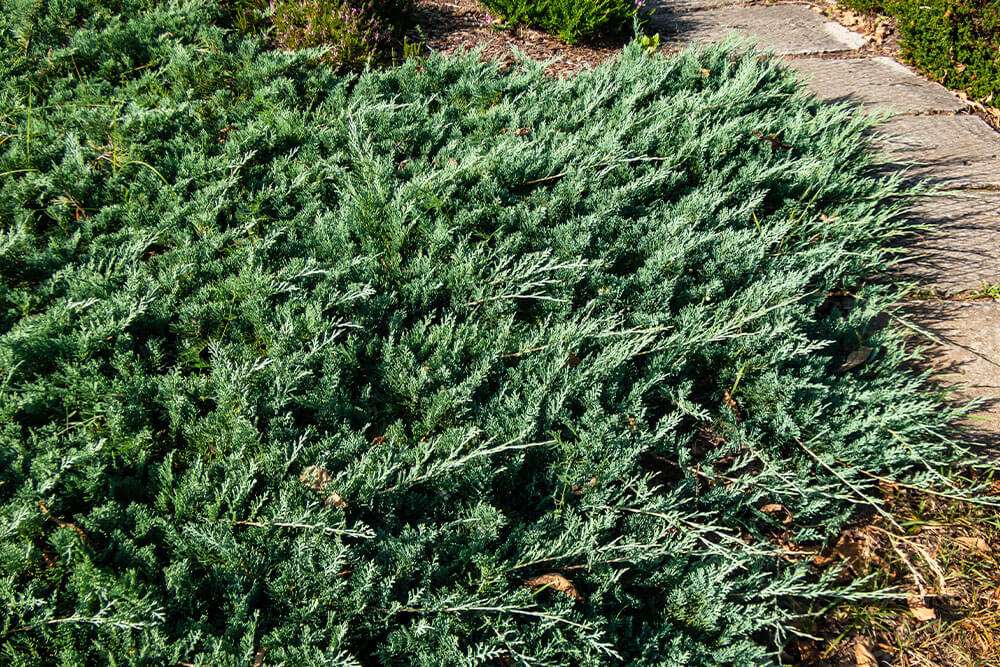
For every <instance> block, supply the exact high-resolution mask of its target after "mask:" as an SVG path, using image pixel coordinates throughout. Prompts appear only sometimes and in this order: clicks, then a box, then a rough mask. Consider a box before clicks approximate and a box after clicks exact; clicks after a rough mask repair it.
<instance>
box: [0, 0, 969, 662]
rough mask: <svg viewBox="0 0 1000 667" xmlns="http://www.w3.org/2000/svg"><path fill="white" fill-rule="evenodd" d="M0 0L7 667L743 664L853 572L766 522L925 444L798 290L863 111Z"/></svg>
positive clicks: (877, 205)
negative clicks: (272, 44)
mask: <svg viewBox="0 0 1000 667" xmlns="http://www.w3.org/2000/svg"><path fill="white" fill-rule="evenodd" d="M0 4H2V11H0V39H2V58H0V602H2V605H0V662H2V663H3V664H11V665H56V664H59V665H82V664H114V665H125V664H133V665H153V664H155V665H171V664H178V663H186V664H197V665H240V666H243V667H246V666H247V665H250V664H254V661H255V660H260V661H262V664H268V665H270V664H275V665H277V664H286V665H307V664H314V665H334V664H338V665H428V666H429V665H452V664H456V665H457V664H468V665H480V664H491V665H510V664H532V665H566V664H586V665H597V664H619V663H626V664H641V665H760V664H769V663H771V662H773V661H775V660H776V659H777V655H778V651H779V650H780V645H781V642H782V641H783V639H784V638H785V637H787V636H788V635H787V630H788V628H789V627H790V625H791V623H792V621H793V620H794V616H795V615H796V614H798V613H800V612H801V611H802V610H805V609H807V607H808V605H809V604H813V603H815V604H819V603H820V602H822V601H824V600H826V601H828V600H830V599H834V598H835V597H836V596H837V595H842V596H850V595H854V593H852V592H850V591H844V590H843V589H840V591H841V592H839V593H838V592H837V591H838V588H837V587H836V586H835V584H834V583H833V579H834V576H835V575H834V574H833V573H827V574H817V573H815V572H813V571H812V570H811V569H810V567H811V566H810V564H809V559H808V558H802V559H799V558H798V557H797V556H795V555H794V554H793V555H791V556H790V557H788V558H784V559H782V558H777V557H776V555H775V554H776V552H780V551H781V550H782V547H780V546H778V544H779V542H785V543H793V544H805V545H808V544H813V545H818V544H820V543H821V542H822V541H823V540H825V539H827V538H829V537H830V536H833V535H836V534H837V533H838V531H839V530H840V529H841V528H842V527H843V526H844V525H845V524H846V523H847V522H848V521H849V520H850V519H851V517H852V515H853V513H854V512H856V511H857V509H858V507H859V506H862V505H864V504H866V503H867V502H868V501H869V500H872V499H874V497H875V495H876V489H875V480H874V479H873V478H871V477H870V476H869V475H879V476H886V477H892V478H896V479H902V480H908V481H909V482H910V483H912V484H917V485H923V484H931V483H936V482H937V480H936V478H935V477H934V476H935V475H936V474H938V471H942V470H947V467H948V466H949V465H950V464H953V463H954V462H956V460H957V459H958V457H959V456H960V455H961V452H960V451H959V450H957V449H956V448H955V447H954V446H953V445H951V444H949V442H948V441H947V440H946V439H945V437H944V435H943V434H944V433H945V430H944V427H945V425H946V424H947V422H948V421H949V420H950V419H951V418H952V417H953V413H952V412H951V411H950V410H948V409H945V408H943V407H942V405H943V404H942V402H941V398H940V397H939V396H936V395H934V394H931V393H928V392H927V391H926V390H923V389H922V388H921V387H922V384H923V382H922V379H921V378H920V377H916V376H912V375H909V374H907V373H906V372H904V371H902V370H900V368H899V367H900V363H901V362H902V361H904V360H905V359H906V356H905V354H904V352H903V350H902V347H901V345H900V343H899V340H898V336H897V335H896V334H895V333H893V332H892V330H891V329H882V330H879V329H878V328H877V327H875V326H874V325H873V318H874V315H875V313H876V312H878V311H879V309H880V308H881V307H882V306H883V305H884V304H885V300H886V298H888V297H887V295H885V294H884V293H883V291H879V290H875V289H866V290H865V291H864V292H863V293H862V294H861V295H860V296H861V297H862V298H861V299H860V300H858V301H857V302H856V306H855V307H854V308H851V309H847V308H842V307H840V306H838V305H835V304H833V302H832V301H829V300H828V295H829V294H830V293H831V292H832V291H835V290H839V289H845V288H853V286H854V285H856V284H857V282H858V281H859V280H860V279H861V278H863V277H864V276H866V275H869V274H871V273H872V272H875V271H878V270H880V269H881V268H883V267H884V266H885V265H886V262H887V261H888V260H889V259H890V255H888V254H887V252H886V251H885V249H884V246H885V245H886V244H887V243H889V242H890V241H891V238H892V236H893V235H894V234H895V233H896V232H898V231H900V230H901V229H902V227H903V223H902V222H900V221H899V218H898V216H897V215H896V213H897V212H898V206H897V205H896V204H892V203H890V202H893V201H896V200H895V199H892V198H891V197H892V196H893V195H895V194H896V193H897V191H898V184H897V183H896V182H895V181H892V180H886V179H884V178H882V177H879V176H877V175H876V174H875V173H874V172H873V171H872V167H871V165H870V158H869V157H868V156H867V154H866V152H865V149H866V140H865V139H864V138H863V137H864V134H863V133H864V131H865V130H866V128H867V127H869V126H870V124H871V121H870V120H868V119H865V118H861V117H859V116H857V115H855V114H854V113H853V112H849V111H848V110H846V109H845V108H841V107H829V106H821V105H820V104H818V103H817V102H814V101H812V100H811V99H809V98H808V97H806V96H804V95H803V94H802V93H801V91H800V87H799V85H798V84H797V82H796V81H795V80H794V78H793V76H792V75H790V74H788V73H786V72H784V71H783V70H782V69H780V68H779V66H778V65H777V64H775V62H773V61H771V60H768V59H760V58H758V57H757V56H755V55H753V54H750V55H734V54H733V53H731V52H729V51H727V50H725V49H709V50H705V51H701V52H697V51H689V52H686V53H684V54H682V55H681V56H679V57H675V58H662V57H660V56H654V55H650V54H649V53H648V52H647V51H646V50H645V49H643V48H641V47H640V46H638V45H632V46H630V47H628V48H627V49H626V50H625V51H624V53H623V54H622V55H621V56H620V58H618V59H617V60H616V61H614V62H609V63H606V64H604V65H602V66H600V67H598V68H597V69H596V70H594V71H590V72H584V73H581V74H580V75H578V76H575V77H572V78H569V79H564V80H553V79H551V78H549V77H547V76H546V75H545V73H544V71H543V68H542V67H541V66H539V65H537V64H534V63H530V62H524V63H521V64H519V65H517V66H513V67H509V68H504V67H502V66H500V65H497V64H489V63H483V62H481V61H480V60H479V59H478V58H476V57H472V56H468V57H449V58H446V57H436V56H435V57H431V58H429V59H425V60H411V61H408V62H407V63H405V64H404V65H402V66H401V67H398V68H394V69H389V70H387V71H370V72H367V73H364V74H362V75H360V76H357V77H347V78H339V77H338V76H336V75H335V74H334V73H333V72H331V71H330V70H329V69H328V68H327V67H325V66H324V65H322V64H321V63H319V62H317V60H316V58H315V57H314V56H315V54H314V53H310V52H300V53H292V54H289V53H280V52H273V51H269V50H268V42H267V40H266V39H265V38H263V37H246V36H242V35H239V34H238V33H234V32H232V31H228V30H227V29H226V28H225V27H224V26H225V25H226V16H225V14H224V12H223V11H222V10H220V9H219V8H218V6H217V5H215V4H213V3H211V2H207V1H206V0H188V1H176V2H155V1H152V0H2V2H0ZM862 345H863V346H866V347H871V348H872V349H873V352H872V354H871V355H870V357H868V358H867V359H866V360H865V361H864V363H862V364H855V365H853V366H854V367H851V366H852V365H851V364H848V365H847V366H846V367H845V359H846V358H847V356H848V355H849V353H850V352H852V351H854V350H857V349H858V348H859V347H860V346H862ZM768 504H771V505H773V504H779V505H781V506H783V507H784V508H787V510H788V513H787V515H786V514H785V513H784V512H778V513H775V512H762V511H761V508H762V507H764V506H766V505H768ZM789 516H790V517H791V521H790V523H784V524H783V523H782V521H787V518H788V517H789ZM779 537H780V540H779ZM543 575H559V577H561V579H560V578H559V577H548V578H546V579H545V580H544V581H548V582H550V584H552V585H548V586H540V585H537V582H538V580H537V579H536V578H538V577H541V576H543ZM532 581H534V582H535V584H534V585H532V584H531V582H532ZM526 582H527V583H526ZM553 582H554V583H553ZM567 584H568V585H567ZM570 586H571V588H570Z"/></svg>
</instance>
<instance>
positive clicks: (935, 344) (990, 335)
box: [902, 300, 1000, 460]
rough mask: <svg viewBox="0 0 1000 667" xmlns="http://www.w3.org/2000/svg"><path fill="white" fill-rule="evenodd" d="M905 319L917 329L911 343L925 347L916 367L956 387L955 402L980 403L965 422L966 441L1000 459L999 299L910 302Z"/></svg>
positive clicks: (944, 383) (942, 382) (914, 330)
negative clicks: (981, 447)
mask: <svg viewBox="0 0 1000 667" xmlns="http://www.w3.org/2000/svg"><path fill="white" fill-rule="evenodd" d="M902 317H903V319H904V320H905V322H906V323H907V324H908V325H910V326H911V327H913V329H911V332H912V335H911V336H910V342H911V344H912V345H914V346H916V345H921V346H925V353H924V355H923V359H922V360H921V361H920V362H917V363H915V364H914V367H915V368H916V369H917V370H931V371H932V375H931V380H932V381H933V382H935V383H937V384H939V385H940V386H945V387H955V388H956V391H955V394H954V397H955V400H956V401H957V402H959V403H964V402H967V401H971V400H974V399H978V400H979V404H978V405H977V407H976V408H975V409H974V410H973V412H972V414H971V415H970V416H969V417H968V418H966V419H964V420H962V422H961V424H960V426H961V427H962V428H963V429H965V431H964V432H963V433H962V439H963V440H968V441H970V442H972V443H975V444H979V445H981V446H983V447H985V448H986V450H987V452H988V453H990V454H992V455H993V456H995V457H997V458H998V460H1000V303H997V302H995V301H941V300H939V301H910V302H907V303H905V304H903V315H902Z"/></svg>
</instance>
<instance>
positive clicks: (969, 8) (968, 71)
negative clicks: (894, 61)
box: [845, 0, 1000, 104]
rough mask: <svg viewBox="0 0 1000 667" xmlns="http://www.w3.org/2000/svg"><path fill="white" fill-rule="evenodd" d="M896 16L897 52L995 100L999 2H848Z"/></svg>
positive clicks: (999, 85)
mask: <svg viewBox="0 0 1000 667" xmlns="http://www.w3.org/2000/svg"><path fill="white" fill-rule="evenodd" d="M845 4H847V5H849V6H851V7H853V8H855V9H858V10H860V11H863V12H868V13H880V14H886V15H889V16H894V17H895V18H897V19H898V21H899V24H898V30H899V38H900V39H899V44H900V51H901V56H902V57H903V58H904V59H906V60H907V61H908V62H910V63H912V64H914V65H916V66H917V67H919V68H920V69H921V70H923V71H924V72H925V73H927V74H928V75H930V76H931V77H933V78H935V79H937V80H938V81H940V82H942V83H943V84H945V85H946V86H948V87H950V88H955V89H961V90H966V91H967V92H968V93H969V95H970V96H972V97H974V98H976V99H978V100H981V101H983V102H986V103H987V104H990V103H993V104H996V103H997V101H998V100H1000V1H998V0H926V1H925V0H848V1H847V2H845Z"/></svg>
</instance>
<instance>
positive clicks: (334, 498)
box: [323, 491, 347, 510]
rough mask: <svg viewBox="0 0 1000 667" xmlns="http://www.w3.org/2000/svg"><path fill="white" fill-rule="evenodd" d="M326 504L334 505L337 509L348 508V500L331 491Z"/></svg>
mask: <svg viewBox="0 0 1000 667" xmlns="http://www.w3.org/2000/svg"><path fill="white" fill-rule="evenodd" d="M323 504H324V505H333V506H334V507H336V508H337V509H341V510H342V509H347V501H346V500H344V499H343V498H341V497H340V496H339V495H338V494H336V493H334V492H332V491H331V492H330V495H329V496H327V497H326V501H325V502H324V503H323Z"/></svg>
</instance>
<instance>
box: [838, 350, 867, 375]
mask: <svg viewBox="0 0 1000 667" xmlns="http://www.w3.org/2000/svg"><path fill="white" fill-rule="evenodd" d="M870 356H872V348H870V347H868V346H866V345H862V346H861V347H859V348H858V349H856V350H854V351H853V352H851V353H850V354H848V355H847V361H845V362H844V364H843V365H842V366H841V367H840V368H838V369H837V372H838V373H846V372H847V371H850V370H854V369H855V368H857V367H858V366H861V365H862V364H864V363H865V362H866V361H868V358H869V357H870Z"/></svg>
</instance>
